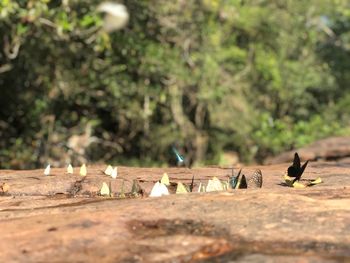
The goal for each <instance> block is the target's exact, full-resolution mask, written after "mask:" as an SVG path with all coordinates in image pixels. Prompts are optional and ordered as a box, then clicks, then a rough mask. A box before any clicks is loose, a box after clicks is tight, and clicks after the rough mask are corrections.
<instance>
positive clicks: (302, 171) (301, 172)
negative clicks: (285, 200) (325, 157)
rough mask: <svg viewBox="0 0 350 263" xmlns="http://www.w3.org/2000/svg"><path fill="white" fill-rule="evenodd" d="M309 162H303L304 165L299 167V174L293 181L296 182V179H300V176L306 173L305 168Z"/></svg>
mask: <svg viewBox="0 0 350 263" xmlns="http://www.w3.org/2000/svg"><path fill="white" fill-rule="evenodd" d="M308 163H309V161H306V162H305V163H304V164H303V166H302V167H301V168H300V169H299V171H298V175H297V176H296V178H295V179H294V180H293V183H294V182H295V181H297V180H298V181H299V180H300V178H301V176H302V174H303V173H304V170H305V168H306V166H307V164H308Z"/></svg>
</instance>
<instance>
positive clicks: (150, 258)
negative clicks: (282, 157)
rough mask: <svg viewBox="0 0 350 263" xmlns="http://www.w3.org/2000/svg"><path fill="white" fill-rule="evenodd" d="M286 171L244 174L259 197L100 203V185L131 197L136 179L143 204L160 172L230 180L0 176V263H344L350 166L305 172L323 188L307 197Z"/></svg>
mask: <svg viewBox="0 0 350 263" xmlns="http://www.w3.org/2000/svg"><path fill="white" fill-rule="evenodd" d="M288 165H289V164H278V165H270V166H259V167H258V166H255V167H247V168H244V169H243V172H244V173H245V174H246V175H247V176H248V177H249V175H251V174H252V173H253V171H254V170H255V169H256V168H259V169H261V170H262V173H263V180H264V184H263V188H262V189H256V190H255V189H249V188H248V189H244V190H243V189H240V190H230V191H227V192H215V193H191V194H178V195H175V194H174V195H170V196H165V197H156V198H148V197H145V196H144V197H138V198H124V199H120V198H107V197H101V196H97V195H96V194H97V193H98V192H99V190H100V188H101V185H102V182H111V187H112V190H113V191H114V192H118V191H119V190H118V189H120V188H121V185H122V182H123V181H124V187H125V191H126V193H127V192H128V191H130V188H131V185H132V181H133V179H137V180H138V181H139V182H140V186H141V187H142V189H143V190H144V192H145V194H147V193H149V192H150V190H151V187H152V185H153V184H154V183H155V182H156V181H157V180H159V179H160V177H161V176H162V174H163V173H164V172H167V173H168V175H169V177H170V180H171V181H173V182H183V183H187V184H189V183H190V181H191V179H192V175H195V184H196V185H197V186H198V184H199V181H202V182H205V181H206V180H208V179H209V178H211V177H212V176H217V177H218V178H220V179H227V175H230V174H231V170H230V169H224V168H218V167H216V168H215V167H210V168H196V169H186V168H180V169H179V168H164V169H163V168H131V167H119V177H118V178H117V179H115V180H114V179H112V178H110V177H107V176H105V175H103V172H102V171H103V169H104V168H105V167H102V166H101V167H100V166H94V167H88V175H87V176H86V177H81V176H79V175H78V172H76V174H77V175H67V174H65V169H52V172H51V174H52V175H51V176H44V175H43V170H33V171H12V170H11V171H9V170H2V171H0V185H1V184H4V183H6V185H3V187H2V189H3V191H2V195H1V197H0V227H1V241H0V251H1V252H0V262H97V261H98V262H197V261H198V262H232V261H237V262H350V184H349V180H350V162H346V161H341V162H311V163H310V164H309V166H308V167H307V169H306V171H305V174H304V175H303V177H305V178H309V179H312V178H316V177H321V178H322V179H323V181H324V183H322V184H320V185H316V186H313V187H310V188H306V189H294V188H290V187H286V186H283V184H281V183H282V182H283V180H282V175H283V174H284V172H285V170H286V169H287V167H288ZM76 170H77V169H76ZM236 172H237V170H236ZM0 190H1V188H0Z"/></svg>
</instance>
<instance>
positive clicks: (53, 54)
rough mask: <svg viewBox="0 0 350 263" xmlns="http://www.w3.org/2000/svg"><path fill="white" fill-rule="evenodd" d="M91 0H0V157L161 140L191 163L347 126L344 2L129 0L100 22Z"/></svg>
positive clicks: (150, 152)
mask: <svg viewBox="0 0 350 263" xmlns="http://www.w3.org/2000/svg"><path fill="white" fill-rule="evenodd" d="M99 3H100V1H97V0H93V1H78V0H73V1H49V0H36V1H32V0H28V1H11V0H0V22H1V23H0V35H1V38H0V89H1V96H0V109H1V111H0V138H1V141H0V167H6V168H7V167H12V168H24V167H26V168H33V167H38V166H42V165H43V164H44V163H46V162H48V161H51V162H56V163H57V164H63V163H65V162H66V161H73V162H74V161H75V162H79V159H76V160H75V159H74V158H73V156H76V155H78V153H77V152H75V153H74V152H73V153H72V152H71V151H72V150H74V151H78V150H79V149H80V150H81V149H83V154H81V153H79V154H80V155H85V157H87V158H88V159H89V160H90V161H96V162H109V161H113V162H118V163H125V164H132V165H140V164H143V165H163V164H165V163H169V162H171V159H172V155H171V152H170V145H171V144H174V143H176V144H177V145H178V146H180V148H181V149H182V151H184V153H185V155H186V156H187V157H188V158H189V159H191V161H192V162H196V163H199V164H200V163H215V162H218V161H219V159H220V156H221V155H222V153H224V152H225V151H237V152H239V155H240V158H241V160H243V161H254V160H257V161H262V160H263V159H264V158H265V157H266V156H268V155H272V154H277V153H278V152H281V151H284V150H288V149H291V148H293V147H300V146H302V145H305V144H308V143H310V142H312V141H314V140H316V139H319V138H323V137H326V136H330V135H337V134H349V124H350V123H349V117H350V116H349V115H350V108H349V106H348V105H350V98H349V95H348V89H349V88H348V87H349V83H350V79H349V74H348V70H349V68H350V64H349V63H350V62H349V61H350V57H349V56H350V55H349V54H350V53H349V49H350V48H349V46H350V42H349V41H350V33H349V32H350V31H349V30H350V27H349V24H350V13H349V12H348V10H349V8H348V7H349V6H348V3H347V1H345V0H322V1H318V0H311V1H256V0H248V1H238V0H226V1H223V0H193V1H173V2H167V3H165V2H163V1H159V0H152V1H146V0H141V1H140V0H138V1H136V0H131V1H126V5H127V8H128V10H129V12H130V21H129V24H128V26H127V27H126V28H125V29H123V30H121V31H118V32H114V33H111V34H106V33H105V32H103V31H102V30H101V25H102V23H103V20H102V16H101V15H100V14H98V13H96V7H97V5H98V4H99ZM89 129H91V133H89V132H88V131H89ZM82 133H83V136H81V138H83V139H85V142H88V143H86V144H85V146H84V147H82V148H79V149H78V148H74V149H72V146H71V145H70V142H71V141H72V140H73V139H74V136H75V135H77V134H82ZM84 136H85V137H84ZM76 147H78V146H76ZM82 157H84V156H82Z"/></svg>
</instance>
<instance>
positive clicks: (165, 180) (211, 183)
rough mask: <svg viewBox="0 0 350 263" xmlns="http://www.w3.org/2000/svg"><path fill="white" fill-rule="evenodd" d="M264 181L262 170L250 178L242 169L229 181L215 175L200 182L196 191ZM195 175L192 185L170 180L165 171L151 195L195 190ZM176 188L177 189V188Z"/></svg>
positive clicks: (250, 186) (259, 184) (242, 186)
mask: <svg viewBox="0 0 350 263" xmlns="http://www.w3.org/2000/svg"><path fill="white" fill-rule="evenodd" d="M262 183H263V179H262V173H261V171H260V170H256V171H255V172H254V173H253V175H252V176H251V177H250V179H249V180H247V179H246V176H245V175H244V174H242V170H240V171H239V172H238V174H237V175H236V176H235V175H233V169H232V176H229V178H228V180H227V181H221V180H219V179H218V178H217V177H213V178H212V179H209V180H208V183H207V184H206V185H205V184H203V183H202V182H200V183H199V185H198V188H197V190H196V192H198V193H200V192H214V191H226V190H228V189H245V188H248V187H249V188H261V187H262ZM194 188H195V187H194V176H193V177H192V181H191V184H190V185H185V184H183V183H181V182H178V183H173V182H170V180H169V176H168V175H167V174H166V173H164V174H163V177H162V178H161V180H159V181H158V182H156V183H155V184H154V186H153V188H152V190H151V193H150V195H149V196H151V197H157V196H162V195H169V194H170V193H176V194H185V193H190V192H194ZM175 189H176V190H175Z"/></svg>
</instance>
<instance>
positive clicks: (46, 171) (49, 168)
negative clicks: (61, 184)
mask: <svg viewBox="0 0 350 263" xmlns="http://www.w3.org/2000/svg"><path fill="white" fill-rule="evenodd" d="M50 171H51V165H50V164H49V165H48V166H46V168H45V171H44V175H46V176H47V175H50Z"/></svg>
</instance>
